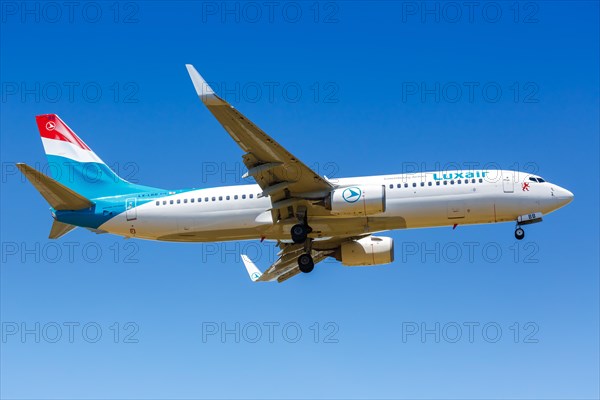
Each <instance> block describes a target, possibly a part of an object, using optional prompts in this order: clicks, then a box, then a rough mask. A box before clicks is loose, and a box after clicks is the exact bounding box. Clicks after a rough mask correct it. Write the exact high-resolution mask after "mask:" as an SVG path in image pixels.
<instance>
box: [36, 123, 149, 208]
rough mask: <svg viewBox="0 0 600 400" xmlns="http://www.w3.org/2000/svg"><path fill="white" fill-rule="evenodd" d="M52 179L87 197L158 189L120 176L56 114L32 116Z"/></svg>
mask: <svg viewBox="0 0 600 400" xmlns="http://www.w3.org/2000/svg"><path fill="white" fill-rule="evenodd" d="M35 119H36V121H37V125H38V129H39V131H40V135H41V137H42V143H43V145H44V150H45V152H46V157H47V158H48V162H49V169H50V171H51V173H52V176H53V177H54V179H56V181H57V182H59V183H61V184H62V185H64V186H66V187H68V188H69V189H71V190H73V191H75V192H76V193H79V194H80V195H82V196H84V197H87V198H89V199H93V198H98V197H106V196H116V195H120V194H130V193H139V192H151V191H156V190H159V189H156V188H151V187H147V186H141V185H136V184H133V183H129V182H127V181H126V180H124V179H121V178H120V177H119V176H118V175H117V174H115V173H114V172H113V171H112V170H111V169H110V168H109V167H108V166H107V165H106V164H105V163H104V161H102V160H101V159H100V157H98V156H97V155H96V153H94V152H93V151H92V149H90V148H89V147H88V145H86V144H85V143H84V141H83V140H81V139H80V138H79V137H78V136H77V135H76V134H75V132H73V131H72V130H71V129H70V128H69V127H68V126H67V124H65V123H64V122H63V121H62V120H61V119H60V118H59V117H58V115H56V114H44V115H38V116H36V117H35Z"/></svg>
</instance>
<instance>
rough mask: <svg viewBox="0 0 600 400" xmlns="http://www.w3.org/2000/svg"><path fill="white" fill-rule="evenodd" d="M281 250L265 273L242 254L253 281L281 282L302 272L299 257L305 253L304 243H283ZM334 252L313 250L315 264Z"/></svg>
mask: <svg viewBox="0 0 600 400" xmlns="http://www.w3.org/2000/svg"><path fill="white" fill-rule="evenodd" d="M280 248H281V251H280V252H279V253H278V254H277V256H278V258H277V261H275V262H274V263H273V265H271V266H270V267H269V268H267V270H266V271H265V272H264V273H261V272H260V270H259V269H258V268H257V267H256V265H255V264H254V263H253V262H252V260H250V259H249V258H248V256H246V255H244V254H242V261H243V262H244V266H245V267H246V270H247V271H248V275H250V279H252V281H253V282H272V281H277V282H279V283H281V282H283V281H285V280H288V279H290V278H292V277H294V276H296V275H298V274H299V273H300V268H298V257H299V256H300V254H304V253H305V250H304V245H303V244H283V243H282V244H281V245H280ZM332 253H333V250H312V252H311V255H312V258H313V262H314V263H315V265H316V264H317V263H319V262H321V261H323V260H324V259H325V258H327V257H328V256H329V255H331V254H332Z"/></svg>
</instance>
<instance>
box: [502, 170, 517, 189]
mask: <svg viewBox="0 0 600 400" xmlns="http://www.w3.org/2000/svg"><path fill="white" fill-rule="evenodd" d="M502 188H503V189H504V193H513V192H514V191H515V179H514V176H513V174H511V173H510V172H509V171H506V172H504V174H503V175H502Z"/></svg>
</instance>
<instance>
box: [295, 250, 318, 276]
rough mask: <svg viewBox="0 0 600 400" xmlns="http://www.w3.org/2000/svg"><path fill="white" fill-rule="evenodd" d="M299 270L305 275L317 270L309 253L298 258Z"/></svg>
mask: <svg viewBox="0 0 600 400" xmlns="http://www.w3.org/2000/svg"><path fill="white" fill-rule="evenodd" d="M298 268H300V271H302V272H304V273H305V274H308V273H309V272H311V271H312V270H313V269H314V268H315V262H314V261H313V258H312V257H311V255H310V254H309V253H306V254H301V255H300V257H298Z"/></svg>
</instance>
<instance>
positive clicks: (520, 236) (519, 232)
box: [515, 225, 525, 240]
mask: <svg viewBox="0 0 600 400" xmlns="http://www.w3.org/2000/svg"><path fill="white" fill-rule="evenodd" d="M524 237H525V231H524V230H523V228H521V227H520V226H518V225H517V229H515V238H516V239H517V240H523V238H524Z"/></svg>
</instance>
